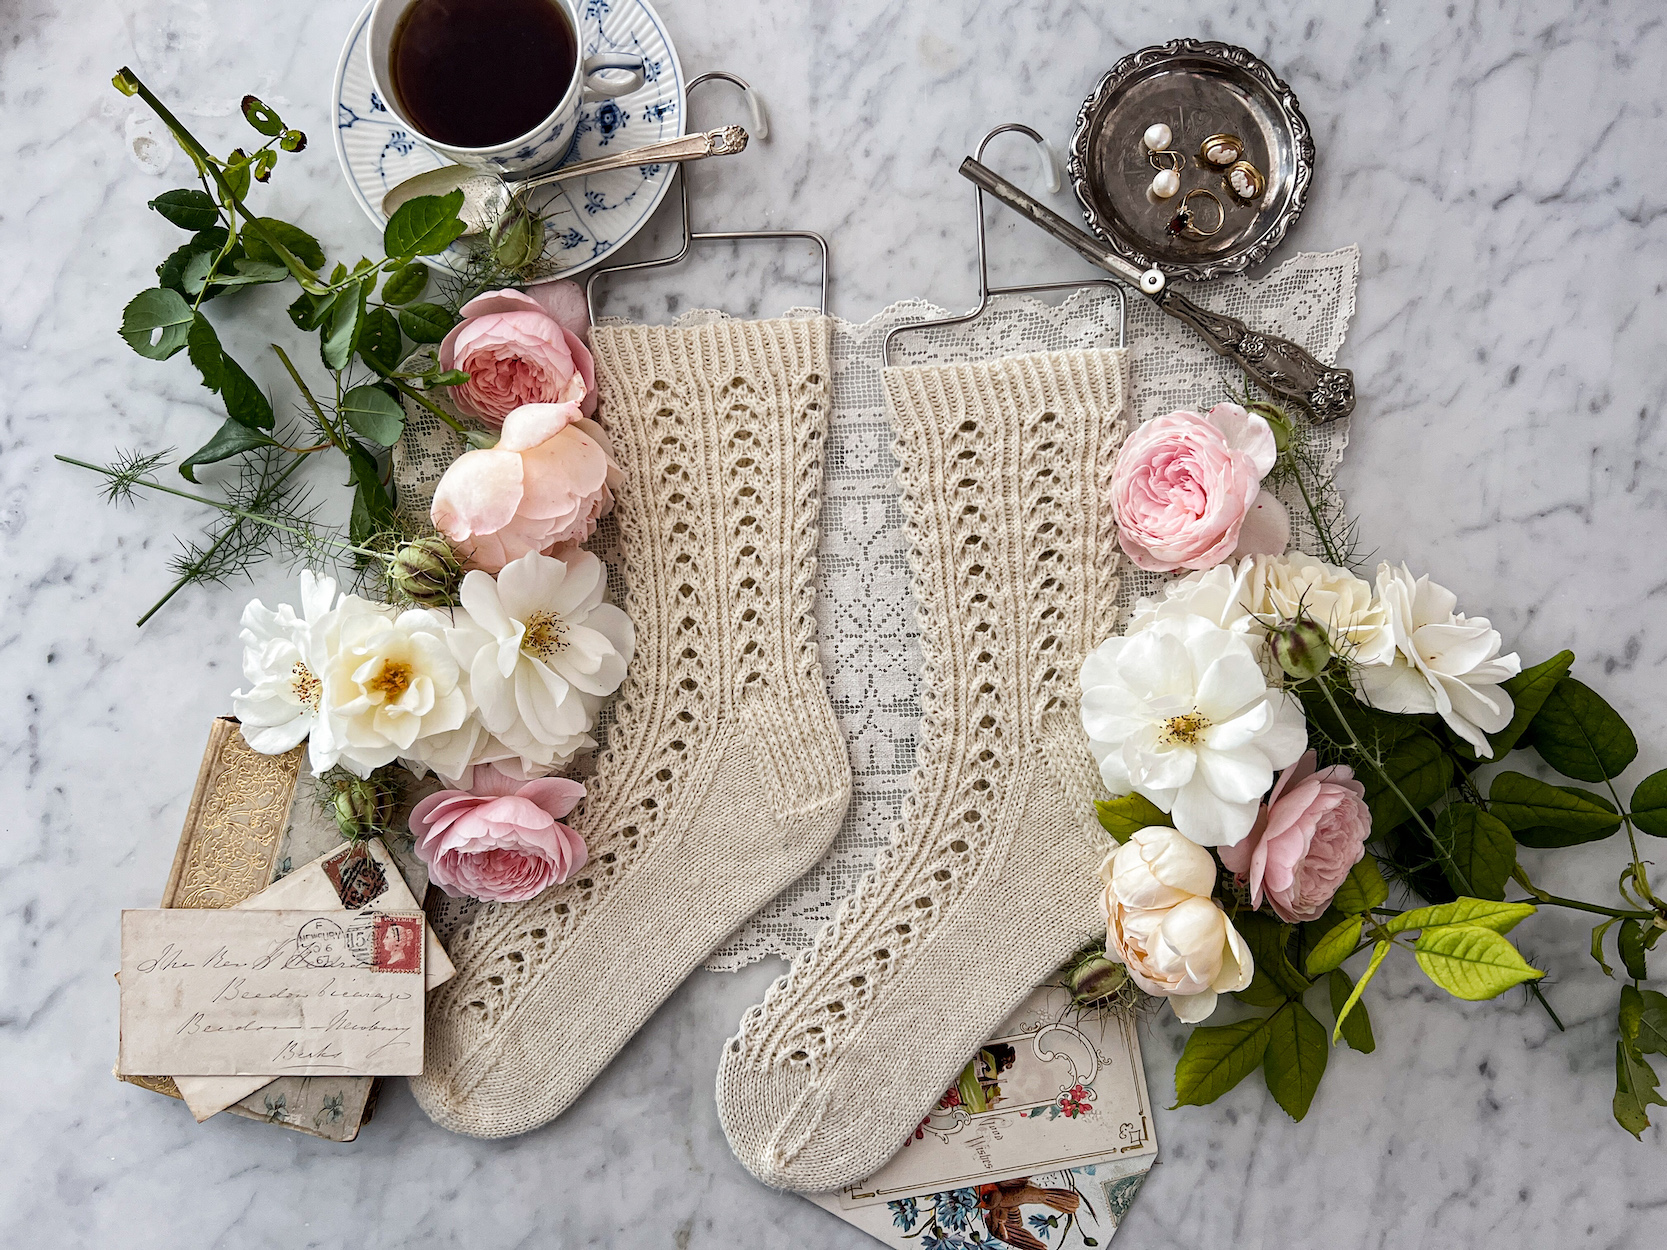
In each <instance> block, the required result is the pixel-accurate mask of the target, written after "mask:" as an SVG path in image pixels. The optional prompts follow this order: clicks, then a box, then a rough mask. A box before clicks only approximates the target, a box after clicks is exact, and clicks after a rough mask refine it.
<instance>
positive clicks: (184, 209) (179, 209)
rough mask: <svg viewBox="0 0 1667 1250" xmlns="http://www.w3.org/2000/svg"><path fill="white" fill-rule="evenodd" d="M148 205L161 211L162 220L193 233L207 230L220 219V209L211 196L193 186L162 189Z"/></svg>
mask: <svg viewBox="0 0 1667 1250" xmlns="http://www.w3.org/2000/svg"><path fill="white" fill-rule="evenodd" d="M150 207H151V208H153V209H155V210H156V211H157V212H159V213H161V214H162V216H163V218H164V220H166V221H168V222H170V223H172V224H173V225H176V226H178V227H179V228H180V229H181V230H190V231H192V232H193V233H195V232H196V231H199V230H207V229H208V228H209V227H210V226H212V225H214V224H215V222H217V221H219V220H220V209H219V207H218V206H217V205H216V204H215V203H214V200H213V197H211V196H210V195H209V194H208V192H206V191H199V190H197V189H196V188H195V187H184V188H181V189H180V190H178V191H164V192H163V193H162V194H161V195H159V196H157V197H156V198H155V199H154V200H152V201H151V202H150Z"/></svg>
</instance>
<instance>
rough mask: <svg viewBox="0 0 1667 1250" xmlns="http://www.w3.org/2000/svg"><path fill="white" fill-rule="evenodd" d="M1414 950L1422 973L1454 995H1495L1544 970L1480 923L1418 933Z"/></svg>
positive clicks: (1471, 998) (1467, 997)
mask: <svg viewBox="0 0 1667 1250" xmlns="http://www.w3.org/2000/svg"><path fill="white" fill-rule="evenodd" d="M1413 953H1414V954H1415V955H1416V957H1417V959H1418V966H1419V967H1420V968H1422V969H1423V970H1424V974H1425V975H1426V976H1427V977H1429V978H1430V980H1432V981H1434V982H1435V983H1436V984H1437V985H1439V986H1440V987H1441V988H1442V989H1444V990H1446V991H1447V992H1448V993H1449V994H1451V995H1452V996H1453V997H1454V998H1462V999H1465V1000H1467V1001H1471V1002H1475V1001H1479V1000H1481V999H1485V998H1497V997H1498V996H1499V995H1500V994H1503V993H1504V992H1505V991H1506V990H1508V989H1510V988H1511V987H1512V986H1514V985H1521V984H1522V983H1523V982H1524V981H1532V980H1537V979H1538V978H1540V977H1543V976H1544V975H1545V973H1543V972H1541V971H1540V970H1539V969H1537V968H1531V967H1529V965H1528V961H1527V960H1525V959H1523V957H1522V954H1521V952H1519V951H1518V950H1517V948H1516V947H1514V946H1512V945H1511V944H1510V943H1509V942H1507V941H1506V940H1505V938H1504V937H1503V936H1502V935H1500V934H1499V933H1498V932H1497V931H1496V930H1493V929H1489V928H1485V927H1483V926H1482V925H1462V924H1461V925H1443V926H1441V927H1440V928H1433V929H1425V930H1424V932H1423V933H1421V934H1419V937H1418V941H1417V943H1416V944H1415V945H1414V946H1413Z"/></svg>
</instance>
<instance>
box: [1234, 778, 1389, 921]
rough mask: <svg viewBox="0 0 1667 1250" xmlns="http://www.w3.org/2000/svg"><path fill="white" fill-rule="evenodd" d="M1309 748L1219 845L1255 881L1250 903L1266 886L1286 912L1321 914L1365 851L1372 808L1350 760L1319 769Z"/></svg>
mask: <svg viewBox="0 0 1667 1250" xmlns="http://www.w3.org/2000/svg"><path fill="white" fill-rule="evenodd" d="M1314 761H1315V757H1314V752H1312V751H1310V752H1308V753H1307V754H1306V755H1304V756H1303V757H1302V758H1301V759H1300V760H1298V761H1297V762H1296V763H1295V764H1292V765H1291V766H1290V767H1289V768H1287V769H1286V770H1285V771H1284V772H1282V773H1280V774H1279V780H1278V781H1276V782H1274V784H1273V790H1272V792H1271V793H1270V794H1269V795H1268V801H1267V802H1266V803H1264V804H1263V805H1262V810H1261V813H1260V814H1259V815H1258V816H1257V817H1256V824H1255V825H1254V826H1253V827H1252V828H1251V830H1250V835H1249V836H1248V837H1246V838H1245V839H1244V841H1242V842H1239V843H1237V844H1236V845H1234V846H1218V847H1217V848H1216V854H1218V855H1220V856H1221V862H1222V863H1223V864H1225V865H1226V866H1227V870H1228V871H1229V872H1232V873H1236V874H1237V875H1238V877H1239V879H1240V880H1241V881H1244V882H1245V883H1246V884H1248V885H1249V886H1250V905H1251V906H1252V907H1260V906H1261V905H1262V897H1263V895H1264V894H1265V895H1266V896H1267V900H1268V902H1269V903H1270V904H1271V905H1272V907H1273V910H1274V911H1275V912H1276V913H1277V914H1278V916H1279V918H1280V919H1281V920H1284V921H1286V922H1288V923H1290V924H1297V923H1299V922H1301V921H1304V920H1318V919H1319V918H1320V916H1321V915H1322V914H1323V913H1324V912H1325V909H1326V908H1327V907H1328V906H1330V905H1331V900H1332V897H1333V896H1334V895H1335V894H1336V893H1337V887H1338V886H1340V885H1342V884H1343V878H1344V877H1346V876H1348V875H1349V869H1351V868H1353V867H1354V866H1355V865H1356V864H1358V863H1359V862H1360V860H1361V858H1362V857H1363V856H1364V855H1365V854H1366V839H1367V837H1369V836H1370V835H1371V832H1372V813H1371V809H1369V808H1368V807H1367V806H1366V787H1365V786H1363V785H1361V784H1360V782H1358V781H1356V780H1355V779H1354V770H1353V769H1351V768H1349V767H1348V766H1347V765H1346V764H1334V765H1332V766H1331V767H1330V768H1322V769H1320V770H1319V771H1318V772H1316V771H1315V769H1314Z"/></svg>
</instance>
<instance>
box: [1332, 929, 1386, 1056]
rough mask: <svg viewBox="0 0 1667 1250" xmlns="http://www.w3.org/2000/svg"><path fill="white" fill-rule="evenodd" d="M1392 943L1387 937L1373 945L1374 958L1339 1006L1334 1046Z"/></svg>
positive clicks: (1334, 1028)
mask: <svg viewBox="0 0 1667 1250" xmlns="http://www.w3.org/2000/svg"><path fill="white" fill-rule="evenodd" d="M1391 945H1393V943H1391V942H1390V941H1389V940H1388V939H1387V938H1385V939H1383V940H1382V941H1380V942H1379V943H1378V944H1377V945H1376V946H1374V947H1372V958H1371V959H1370V960H1368V961H1367V963H1366V971H1365V972H1363V973H1362V974H1361V976H1360V980H1358V981H1356V982H1355V983H1354V988H1353V989H1351V990H1350V991H1349V996H1348V997H1347V998H1345V999H1344V1000H1343V1005H1342V1006H1341V1007H1339V1008H1337V1023H1336V1024H1334V1025H1332V1028H1331V1044H1332V1045H1333V1046H1335V1045H1336V1044H1337V1040H1338V1038H1340V1037H1342V1036H1343V1030H1344V1029H1345V1028H1346V1027H1347V1026H1348V1022H1349V1017H1350V1016H1351V1015H1352V1014H1353V1013H1354V1009H1355V1008H1356V1007H1357V1006H1358V1005H1359V1003H1360V996H1361V995H1362V994H1364V993H1365V992H1366V987H1367V985H1369V984H1370V983H1371V980H1372V978H1373V977H1375V976H1377V974H1378V969H1379V968H1380V967H1382V966H1383V961H1384V957H1385V956H1386V955H1388V954H1389V948H1390V946H1391Z"/></svg>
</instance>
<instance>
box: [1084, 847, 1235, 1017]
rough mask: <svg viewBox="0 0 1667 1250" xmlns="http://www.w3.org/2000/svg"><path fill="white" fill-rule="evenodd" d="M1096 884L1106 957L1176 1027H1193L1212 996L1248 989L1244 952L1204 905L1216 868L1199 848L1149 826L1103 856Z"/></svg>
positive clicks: (1209, 904) (1217, 911) (1218, 915)
mask: <svg viewBox="0 0 1667 1250" xmlns="http://www.w3.org/2000/svg"><path fill="white" fill-rule="evenodd" d="M1100 877H1101V879H1102V880H1103V881H1104V882H1105V891H1104V892H1103V893H1102V894H1101V896H1100V909H1101V910H1102V911H1103V912H1104V913H1105V917H1106V954H1107V955H1109V956H1110V957H1111V958H1113V959H1115V960H1117V961H1118V962H1119V963H1121V964H1123V965H1124V966H1126V967H1127V968H1128V970H1129V975H1130V976H1131V977H1133V978H1134V981H1135V984H1136V985H1138V986H1140V988H1141V989H1143V990H1145V991H1146V992H1147V993H1148V994H1156V995H1158V996H1159V997H1161V998H1167V999H1168V1000H1169V1006H1170V1009H1171V1010H1172V1011H1174V1013H1175V1015H1176V1017H1177V1018H1178V1019H1180V1020H1182V1021H1184V1022H1186V1023H1187V1024H1197V1023H1198V1022H1199V1021H1200V1020H1204V1019H1207V1018H1208V1017H1209V1015H1210V1013H1211V1012H1213V1011H1214V1010H1215V1008H1216V996H1217V995H1218V994H1226V993H1230V992H1232V991H1233V990H1242V989H1244V988H1245V986H1247V985H1249V984H1250V978H1251V976H1252V974H1253V973H1254V971H1255V965H1254V963H1253V961H1252V960H1251V957H1250V948H1249V947H1247V946H1246V945H1245V943H1244V939H1243V938H1241V937H1240V936H1239V933H1238V930H1236V929H1234V928H1233V925H1232V922H1231V921H1229V920H1228V919H1227V913H1225V912H1224V911H1222V910H1221V908H1220V906H1218V905H1217V904H1216V902H1215V900H1214V899H1212V898H1211V897H1210V895H1211V892H1212V891H1213V890H1214V889H1215V882H1216V865H1215V860H1213V859H1211V858H1210V853H1209V852H1208V851H1206V850H1205V849H1204V848H1203V847H1201V846H1199V845H1198V844H1197V843H1195V842H1192V841H1190V840H1188V839H1187V838H1184V837H1182V836H1181V834H1179V833H1178V832H1176V831H1175V830H1174V829H1171V828H1169V827H1168V826H1167V825H1153V826H1151V827H1149V828H1146V829H1141V830H1139V831H1138V832H1136V833H1135V834H1134V836H1133V837H1131V838H1130V839H1129V840H1128V841H1127V842H1125V843H1124V844H1123V845H1122V846H1120V847H1118V848H1117V850H1115V851H1113V852H1112V853H1111V854H1110V855H1108V856H1106V859H1105V862H1104V863H1103V864H1101V865H1100Z"/></svg>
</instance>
